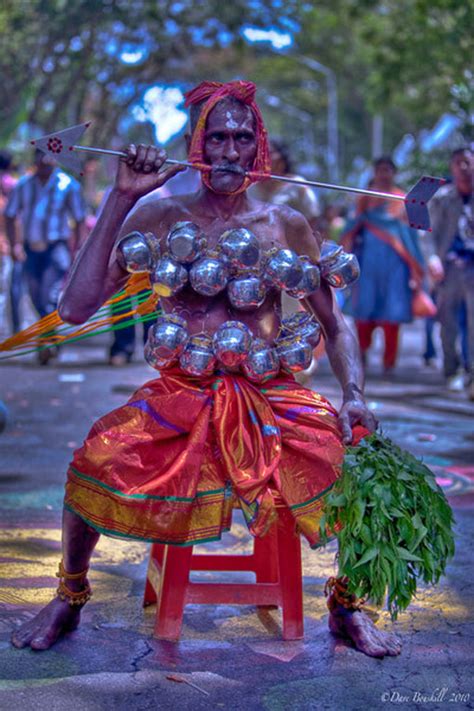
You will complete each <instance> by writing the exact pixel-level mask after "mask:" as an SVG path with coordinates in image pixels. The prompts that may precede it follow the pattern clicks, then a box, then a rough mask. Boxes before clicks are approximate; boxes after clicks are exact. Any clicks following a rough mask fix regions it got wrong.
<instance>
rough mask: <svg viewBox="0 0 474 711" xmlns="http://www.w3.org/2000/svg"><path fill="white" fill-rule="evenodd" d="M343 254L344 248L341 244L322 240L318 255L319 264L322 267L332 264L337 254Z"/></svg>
mask: <svg viewBox="0 0 474 711" xmlns="http://www.w3.org/2000/svg"><path fill="white" fill-rule="evenodd" d="M341 254H344V249H343V247H342V245H340V244H336V242H332V241H331V240H324V242H323V243H322V245H321V255H320V257H319V266H320V267H321V269H323V266H329V265H330V264H334V262H335V261H336V260H337V258H338V257H339V255H341Z"/></svg>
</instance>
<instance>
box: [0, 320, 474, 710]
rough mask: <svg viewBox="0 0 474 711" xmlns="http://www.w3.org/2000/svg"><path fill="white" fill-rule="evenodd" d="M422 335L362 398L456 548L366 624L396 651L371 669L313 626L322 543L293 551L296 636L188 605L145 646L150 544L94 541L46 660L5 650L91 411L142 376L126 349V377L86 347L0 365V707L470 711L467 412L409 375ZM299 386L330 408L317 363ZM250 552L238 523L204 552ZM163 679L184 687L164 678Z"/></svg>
mask: <svg viewBox="0 0 474 711" xmlns="http://www.w3.org/2000/svg"><path fill="white" fill-rule="evenodd" d="M420 328H421V326H420V324H416V325H415V326H412V327H410V328H407V329H406V330H405V334H404V342H403V350H402V356H401V358H400V363H399V366H398V367H397V369H396V371H395V372H394V373H393V374H392V375H391V376H390V377H385V376H384V375H383V374H382V373H381V371H380V366H379V365H378V362H379V353H378V351H377V350H376V351H375V352H374V354H373V355H372V357H371V361H370V363H369V367H368V379H367V388H366V392H367V399H368V402H369V406H370V407H371V409H372V410H373V411H374V412H375V413H376V415H377V417H378V419H379V420H380V422H381V426H382V429H383V431H384V432H385V433H386V434H387V435H389V436H390V437H391V438H392V439H394V440H395V441H396V442H397V443H398V444H400V445H401V446H403V447H405V448H406V449H409V450H410V451H412V452H413V453H414V454H416V455H418V456H420V457H422V458H423V460H424V461H425V462H426V463H427V464H428V465H429V466H431V468H432V469H433V470H434V471H435V473H436V476H437V479H438V482H439V483H440V484H441V486H442V487H443V488H444V490H445V492H446V494H447V495H448V497H449V501H450V503H451V506H452V507H453V509H454V513H455V518H456V536H457V548H456V554H455V557H454V559H453V560H452V561H451V563H450V564H449V567H448V570H447V575H446V576H445V577H444V578H443V579H442V580H441V582H440V584H439V585H437V586H436V587H426V586H423V585H421V586H420V589H419V593H418V595H417V598H416V600H415V601H414V602H413V603H412V604H411V606H410V607H409V609H408V610H407V612H405V613H403V614H402V615H400V617H399V620H398V621H397V622H396V623H394V624H392V623H391V622H390V619H389V618H388V615H387V613H386V612H384V611H382V612H381V618H380V621H379V625H380V626H381V627H382V628H383V629H392V628H393V629H395V630H396V631H397V633H398V634H399V635H400V636H401V638H402V640H403V644H404V648H403V652H402V654H401V656H400V657H397V658H386V659H384V660H377V659H371V658H368V657H365V656H364V655H362V654H360V653H359V652H357V651H356V650H355V649H353V648H352V647H351V646H350V645H349V644H347V643H345V642H343V641H341V640H336V639H334V638H332V637H331V636H330V634H329V632H328V631H327V609H326V606H325V598H324V595H323V587H324V581H325V580H326V579H327V577H328V576H329V575H331V574H333V573H334V571H335V562H334V558H335V547H334V546H333V545H330V546H328V547H327V548H326V549H325V550H323V551H319V552H315V551H311V550H309V548H308V547H307V546H306V544H303V551H304V595H305V638H304V640H302V641H300V642H283V641H281V638H280V634H281V626H280V617H279V612H278V610H270V611H265V612H259V613H257V610H256V608H254V607H252V606H242V607H239V606H211V605H206V606H198V605H190V606H188V607H187V608H186V613H185V618H184V627H183V634H182V638H181V640H180V642H179V643H177V644H173V643H169V642H161V641H159V640H156V639H154V638H153V636H152V631H153V618H154V608H153V607H149V608H146V609H143V607H142V598H143V590H144V584H145V576H146V566H147V559H148V551H149V547H148V545H147V544H144V543H140V542H136V541H132V542H127V541H117V540H115V539H111V538H104V537H102V538H101V541H100V543H99V545H98V547H97V550H96V552H95V554H94V557H93V561H92V568H91V570H92V572H91V575H90V580H91V584H92V586H93V589H94V597H93V599H92V601H91V602H90V603H89V604H88V605H87V606H86V607H85V609H84V612H83V619H82V624H81V626H80V628H79V629H78V630H77V631H76V632H74V633H71V634H69V635H68V636H67V637H65V638H64V639H62V640H61V641H60V642H59V643H58V644H57V645H56V646H55V647H54V648H53V649H52V650H50V651H47V652H33V651H31V650H29V649H25V650H18V649H14V648H12V647H11V646H10V643H9V637H10V634H11V631H12V629H13V628H14V627H15V626H17V625H18V624H19V623H20V622H22V621H23V620H26V619H27V618H28V617H29V616H31V615H32V614H33V613H35V612H36V611H37V610H39V609H40V608H41V606H42V605H44V604H45V603H46V602H48V600H49V599H51V597H52V595H53V594H54V587H55V581H56V578H55V576H54V574H55V572H56V570H57V564H58V561H59V559H60V535H61V530H60V529H61V508H62V496H63V488H64V480H65V471H66V468H67V464H68V461H69V459H70V457H71V454H72V451H73V450H74V449H75V448H76V447H77V446H79V445H80V443H81V441H82V438H83V437H84V436H85V435H86V434H87V432H88V430H89V428H90V426H91V424H92V423H93V421H94V420H95V419H96V418H97V417H98V416H100V415H102V414H104V413H105V412H107V411H108V410H110V409H112V408H113V407H116V406H118V405H120V404H122V403H123V402H124V401H125V400H126V399H127V398H128V397H129V395H130V394H131V393H132V392H133V390H134V389H135V387H137V386H139V385H141V384H142V383H143V382H145V381H146V380H147V379H151V378H152V377H154V373H153V371H152V370H151V369H150V368H149V367H148V366H147V365H145V364H144V362H143V360H142V358H141V356H140V354H138V353H137V355H136V359H135V362H134V363H133V364H132V365H130V366H128V367H125V368H111V367H109V366H107V365H106V352H105V345H106V344H105V341H104V340H101V339H100V338H99V339H94V340H90V341H86V342H83V344H82V345H76V346H69V347H65V348H64V349H63V351H62V353H61V355H60V360H59V362H58V363H57V364H55V365H54V366H51V365H50V366H47V367H40V366H37V365H36V363H35V361H34V359H33V358H32V357H28V356H27V357H24V358H22V359H16V360H9V361H4V362H1V363H0V400H3V401H4V402H5V404H6V406H7V408H8V422H7V426H6V429H5V430H4V432H3V433H2V434H0V452H1V455H0V487H1V488H0V520H1V526H0V540H1V549H0V610H1V619H0V709H11V708H15V709H17V710H18V711H23V710H24V711H27V710H28V711H29V710H36V709H41V710H42V711H44V709H49V710H50V711H56V710H58V711H59V710H61V711H62V710H63V709H70V708H74V707H77V708H80V709H81V711H102V710H104V711H105V710H108V709H119V710H121V709H124V710H125V709H127V710H131V711H145V710H147V709H193V710H196V711H200V710H201V709H219V708H222V709H231V710H233V709H235V710H239V709H246V710H252V711H253V710H254V709H255V710H258V709H262V710H264V711H283V710H285V711H286V709H291V711H307V710H308V711H309V710H313V709H314V710H319V709H330V710H332V709H338V710H339V709H344V710H345V709H348V710H350V711H358V710H359V709H360V710H362V709H387V708H391V707H398V706H399V707H402V708H403V709H412V708H413V709H415V708H416V709H418V708H423V709H458V708H459V709H467V708H474V682H473V674H472V669H473V662H474V645H473V638H474V622H473V619H472V610H473V599H474V593H473V589H474V587H473V582H474V572H473V565H472V562H473V545H474V540H473V529H474V522H473V515H472V514H473V509H474V456H473V445H474V428H473V415H474V403H469V402H468V401H467V399H466V395H465V394H464V393H447V392H446V390H445V389H444V387H443V379H442V376H441V374H440V372H439V370H436V369H426V368H425V367H424V366H423V365H422V361H421V358H420V352H421V350H422V344H421V331H420ZM103 338H104V337H102V339H103ZM311 385H312V387H314V388H316V389H318V390H319V391H320V392H322V393H323V394H324V395H326V396H327V397H329V399H330V400H332V401H333V402H334V403H335V404H338V402H339V392H338V387H337V385H336V382H335V380H334V378H333V376H332V375H331V373H330V371H329V368H328V365H327V363H326V362H325V361H324V360H323V361H322V362H321V363H320V365H319V368H318V370H317V371H316V374H315V375H314V377H313V379H312V383H311ZM249 546H250V540H249V536H248V534H247V533H246V530H245V527H244V525H243V523H242V520H241V519H240V518H239V517H238V516H237V517H236V520H235V523H234V526H233V528H232V531H231V532H230V533H229V534H226V537H225V540H224V541H223V542H222V543H218V544H215V543H212V544H207V545H205V546H204V548H206V549H209V550H221V551H222V550H224V549H225V550H232V551H234V552H244V551H246V550H248V549H249ZM244 575H245V574H244ZM172 674H174V675H179V677H180V678H182V679H184V680H185V681H184V682H183V683H176V682H175V681H173V680H171V679H168V678H167V677H168V676H170V675H172ZM187 682H191V683H192V684H194V686H191V685H190V684H189V683H187Z"/></svg>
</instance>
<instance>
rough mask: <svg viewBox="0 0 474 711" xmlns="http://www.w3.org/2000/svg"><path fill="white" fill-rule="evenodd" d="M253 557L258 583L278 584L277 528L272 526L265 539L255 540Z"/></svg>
mask: <svg viewBox="0 0 474 711" xmlns="http://www.w3.org/2000/svg"><path fill="white" fill-rule="evenodd" d="M253 555H254V565H255V574H256V578H257V583H277V582H278V538H277V527H276V525H274V526H272V527H271V529H270V530H269V531H268V533H267V534H266V535H265V536H263V538H255V539H254V544H253Z"/></svg>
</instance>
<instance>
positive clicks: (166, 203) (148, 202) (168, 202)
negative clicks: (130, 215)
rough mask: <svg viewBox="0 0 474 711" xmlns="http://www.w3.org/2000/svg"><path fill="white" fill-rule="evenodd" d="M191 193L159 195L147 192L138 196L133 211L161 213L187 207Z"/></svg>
mask: <svg viewBox="0 0 474 711" xmlns="http://www.w3.org/2000/svg"><path fill="white" fill-rule="evenodd" d="M191 198H192V195H170V196H168V197H161V196H160V195H159V194H155V193H149V194H148V195H145V197H142V198H140V200H139V201H138V202H137V204H136V205H135V208H134V212H135V213H137V212H139V213H141V214H142V213H143V214H144V213H147V214H160V215H163V214H165V213H167V212H170V211H173V210H179V209H187V208H188V207H189V205H190V203H191Z"/></svg>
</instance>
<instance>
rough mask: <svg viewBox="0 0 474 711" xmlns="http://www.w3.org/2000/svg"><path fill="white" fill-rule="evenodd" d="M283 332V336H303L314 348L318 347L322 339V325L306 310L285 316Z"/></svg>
mask: <svg viewBox="0 0 474 711" xmlns="http://www.w3.org/2000/svg"><path fill="white" fill-rule="evenodd" d="M281 332H282V336H283V338H293V337H295V336H301V337H302V338H304V339H305V341H308V343H309V345H310V346H312V347H313V348H316V346H317V345H318V343H319V341H320V340H321V326H320V325H319V323H318V322H317V321H316V319H315V318H314V316H312V315H311V314H308V313H306V312H304V311H299V312H298V313H296V314H293V315H292V316H288V318H284V319H283V320H282V322H281Z"/></svg>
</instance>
